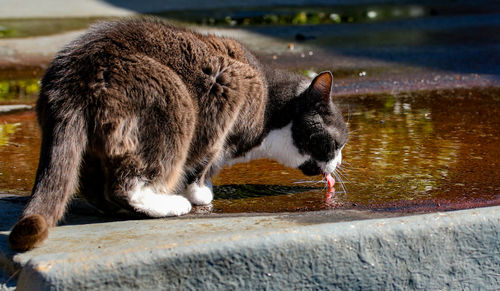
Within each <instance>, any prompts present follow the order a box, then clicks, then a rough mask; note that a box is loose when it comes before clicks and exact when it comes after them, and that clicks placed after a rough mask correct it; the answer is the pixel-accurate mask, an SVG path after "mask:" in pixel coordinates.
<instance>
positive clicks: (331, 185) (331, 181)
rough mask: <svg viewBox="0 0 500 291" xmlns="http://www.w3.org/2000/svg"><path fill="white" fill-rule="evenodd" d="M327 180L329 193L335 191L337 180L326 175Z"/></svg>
mask: <svg viewBox="0 0 500 291" xmlns="http://www.w3.org/2000/svg"><path fill="white" fill-rule="evenodd" d="M325 180H326V182H327V183H328V192H331V191H333V186H334V185H335V179H334V178H333V177H332V175H331V174H325Z"/></svg>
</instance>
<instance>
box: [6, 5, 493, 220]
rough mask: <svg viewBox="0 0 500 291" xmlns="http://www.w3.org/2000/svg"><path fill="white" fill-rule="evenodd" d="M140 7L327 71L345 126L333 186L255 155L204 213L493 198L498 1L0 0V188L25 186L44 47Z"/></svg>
mask: <svg viewBox="0 0 500 291" xmlns="http://www.w3.org/2000/svg"><path fill="white" fill-rule="evenodd" d="M140 15H153V16H157V17H161V18H165V19H167V20H169V21H172V22H174V23H175V24H177V25H179V26H186V27H190V28H192V29H194V30H196V31H199V32H202V33H212V34H217V35H223V36H230V37H233V38H236V39H238V40H239V41H241V42H242V43H243V44H245V45H246V46H247V47H249V48H250V49H251V50H252V51H253V52H255V54H256V55H258V57H259V58H260V59H261V60H262V61H263V62H266V63H269V64H273V65H274V66H275V67H276V68H280V69H285V70H290V71H294V72H297V73H300V74H304V75H306V76H309V77H313V76H314V75H315V74H316V73H318V72H321V71H324V70H330V71H332V72H333V75H334V77H335V96H338V97H336V98H335V102H337V104H338V105H339V106H341V108H342V109H343V111H344V113H345V118H346V120H348V121H349V126H350V129H351V132H352V134H351V140H350V141H349V144H348V146H347V147H346V149H345V153H344V157H345V161H346V164H345V166H344V168H343V170H342V171H343V172H341V173H338V174H337V175H338V176H337V180H343V182H344V183H343V184H342V185H340V183H339V184H338V186H337V193H336V195H334V197H333V198H332V197H331V196H330V197H328V196H327V197H325V196H324V195H323V194H322V193H324V189H323V187H324V185H323V184H322V183H321V182H318V180H319V179H320V178H318V177H315V178H308V177H304V176H302V175H301V174H300V173H299V172H298V171H295V170H293V169H287V168H284V167H281V166H280V165H277V164H276V163H274V162H271V161H257V162H254V163H250V164H246V165H237V166H235V167H233V168H231V169H226V170H224V171H223V172H222V173H221V175H220V176H219V177H218V178H217V179H216V180H215V181H214V182H215V184H216V186H217V187H216V198H217V199H216V201H215V202H214V211H219V212H239V211H250V212H252V211H260V212H266V211H267V212H274V211H296V210H318V209H327V208H336V207H337V208H339V207H340V208H353V207H355V208H371V209H403V210H405V211H406V210H415V209H416V210H422V209H424V210H429V209H431V210H434V209H457V208H468V207H476V206H482V205H493V204H499V203H500V182H499V180H500V179H498V177H500V170H498V169H499V168H500V167H499V166H500V149H498V137H499V136H500V132H499V130H500V129H499V128H500V126H499V125H500V120H499V117H498V116H500V107H499V104H500V100H499V98H500V97H499V89H498V88H499V86H500V69H499V68H500V66H499V61H500V54H499V52H500V33H499V31H500V2H498V1H488V0H477V1H462V0H436V1H425V0H424V1H411V0H399V1H398V0H392V1H389V0H386V1H384V0H381V1H374V0H372V1H370V0H333V1H326V0H314V1H300V0H273V1H265V0H247V1H227V0H223V1H202V0H190V1H168V0H167V1H161V0H141V1H132V0H130V1H119V0H107V1H106V0H101V1H99V0H86V1H79V0H0V192H1V193H11V194H21V195H28V194H29V191H30V189H31V186H32V183H33V179H34V173H35V171H36V166H37V159H38V148H39V143H40V138H39V131H38V126H37V124H36V118H35V114H34V111H33V110H32V106H33V104H34V102H35V100H36V97H37V94H38V90H39V79H40V78H41V76H42V75H43V73H44V71H45V69H46V68H47V66H48V64H49V63H50V60H51V59H52V57H53V56H54V54H55V53H56V52H57V51H58V50H59V49H60V48H61V47H62V46H64V45H65V44H66V43H68V42H69V41H71V40H72V39H74V38H76V37H77V36H78V35H80V34H81V33H82V32H83V31H85V30H86V29H87V28H88V27H89V26H90V25H92V24H93V23H95V22H98V21H103V20H113V19H119V18H121V17H134V16H140ZM1 112H3V113H1ZM264 173H265V174H264ZM318 183H319V184H318ZM238 185H240V186H238ZM241 185H243V186H241ZM332 199H333V200H332ZM264 201H265V202H264Z"/></svg>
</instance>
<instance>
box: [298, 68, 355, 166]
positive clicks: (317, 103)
mask: <svg viewBox="0 0 500 291" xmlns="http://www.w3.org/2000/svg"><path fill="white" fill-rule="evenodd" d="M332 87H333V76H332V74H331V73H330V72H323V73H321V74H319V75H318V76H316V78H315V79H314V80H313V81H312V83H311V85H310V86H309V87H308V88H307V89H306V90H305V91H304V92H302V94H301V96H300V100H302V102H303V104H301V107H302V108H301V114H299V115H298V116H297V117H296V118H295V119H294V120H293V122H292V128H291V131H292V138H293V143H294V145H295V146H296V147H297V149H298V151H299V153H300V154H301V155H303V156H304V158H305V157H308V158H307V160H305V161H304V162H303V163H301V164H300V165H299V166H298V168H299V169H300V170H302V172H303V173H304V174H305V175H309V176H312V175H320V174H330V173H333V172H334V171H335V169H336V167H337V166H338V165H340V164H341V162H342V149H343V148H344V145H345V144H346V142H347V139H348V136H349V134H348V130H347V126H346V124H345V122H344V119H343V117H342V113H341V112H340V111H339V109H338V108H337V107H336V106H335V105H334V104H333V102H332V100H331V95H332ZM302 109H303V110H302Z"/></svg>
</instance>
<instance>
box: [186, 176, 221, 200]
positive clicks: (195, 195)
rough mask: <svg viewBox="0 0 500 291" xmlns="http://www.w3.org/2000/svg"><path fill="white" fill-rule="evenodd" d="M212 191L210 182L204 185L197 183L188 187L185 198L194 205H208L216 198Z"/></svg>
mask: <svg viewBox="0 0 500 291" xmlns="http://www.w3.org/2000/svg"><path fill="white" fill-rule="evenodd" d="M212 189H213V188H212V183H211V182H210V181H208V180H207V181H205V183H203V185H199V182H198V181H195V182H194V183H192V184H189V185H188V186H187V188H186V193H185V196H186V198H187V199H188V200H189V202H191V203H192V204H194V205H208V204H210V203H211V202H212V200H213V198H214V194H213V191H212Z"/></svg>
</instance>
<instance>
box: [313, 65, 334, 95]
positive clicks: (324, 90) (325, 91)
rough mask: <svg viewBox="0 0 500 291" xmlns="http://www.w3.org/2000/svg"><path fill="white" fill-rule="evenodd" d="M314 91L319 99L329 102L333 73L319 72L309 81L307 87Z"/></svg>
mask: <svg viewBox="0 0 500 291" xmlns="http://www.w3.org/2000/svg"><path fill="white" fill-rule="evenodd" d="M309 88H310V89H311V90H313V91H314V92H317V93H319V95H320V97H321V99H322V100H323V101H325V102H330V99H331V96H332V92H333V75H332V73H331V72H329V71H326V72H321V73H319V74H318V75H317V76H316V77H315V78H314V80H313V81H312V82H311V85H310V87H309Z"/></svg>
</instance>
